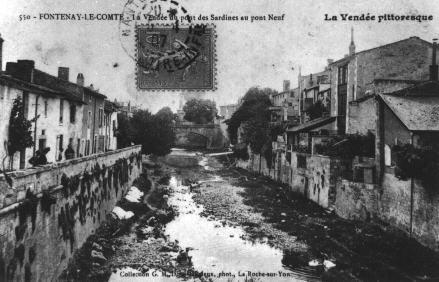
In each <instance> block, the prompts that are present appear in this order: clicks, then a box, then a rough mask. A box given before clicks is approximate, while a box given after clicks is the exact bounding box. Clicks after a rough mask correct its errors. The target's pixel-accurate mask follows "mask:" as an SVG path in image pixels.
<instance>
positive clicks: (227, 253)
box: [109, 151, 319, 282]
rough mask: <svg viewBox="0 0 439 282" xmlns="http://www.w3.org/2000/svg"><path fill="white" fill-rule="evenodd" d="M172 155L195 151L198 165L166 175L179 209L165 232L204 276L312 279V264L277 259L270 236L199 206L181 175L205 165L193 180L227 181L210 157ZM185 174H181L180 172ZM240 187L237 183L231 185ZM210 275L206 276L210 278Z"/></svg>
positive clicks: (207, 182) (171, 201) (316, 277)
mask: <svg viewBox="0 0 439 282" xmlns="http://www.w3.org/2000/svg"><path fill="white" fill-rule="evenodd" d="M172 155H173V156H178V155H182V156H185V157H187V156H194V157H196V158H198V164H199V165H198V166H196V167H193V168H187V169H185V171H184V173H181V170H180V171H178V173H177V172H175V173H173V174H172V175H171V178H170V182H169V187H170V189H171V194H170V196H169V199H168V204H169V205H170V206H172V207H173V208H174V209H175V210H176V211H177V212H178V215H177V216H176V217H175V219H174V220H172V221H171V222H169V223H168V224H167V225H166V226H165V234H166V235H168V236H169V238H170V240H171V241H178V244H179V245H180V247H182V248H183V249H186V248H187V250H188V254H189V255H190V256H191V259H192V264H193V267H194V269H195V270H196V271H198V272H202V273H203V277H204V278H206V281H208V280H213V281H218V280H222V281H267V280H269V281H317V280H319V275H318V271H316V270H315V268H313V267H309V266H301V267H297V266H296V267H295V268H292V267H291V266H288V265H285V264H284V263H283V262H282V261H283V258H284V251H283V250H281V249H277V248H275V247H272V246H270V244H269V242H268V241H269V239H267V238H266V237H263V236H262V237H261V238H259V239H257V240H254V239H253V240H249V239H248V236H246V231H245V230H244V228H243V227H242V226H240V225H238V224H236V223H233V222H226V221H224V220H222V219H218V218H215V216H213V215H211V216H206V215H203V210H204V206H203V205H201V204H197V203H196V202H195V200H194V193H193V192H191V189H190V187H189V186H186V185H183V183H185V182H184V180H185V176H187V175H191V170H194V171H195V170H204V171H205V172H206V173H205V174H203V176H202V178H198V180H197V181H198V185H207V186H209V185H213V184H214V185H216V186H217V187H222V186H224V187H226V186H227V187H228V188H229V189H230V186H231V185H232V184H231V183H230V181H229V179H224V178H223V177H221V175H220V174H219V173H217V172H216V169H215V168H212V167H210V166H209V158H207V157H205V156H202V155H201V154H199V153H196V152H185V151H173V153H172ZM183 175H184V176H183ZM236 189H239V187H236ZM128 270H130V271H135V270H133V269H126V268H125V269H121V270H119V271H118V272H117V273H113V275H112V276H111V277H110V280H109V281H112V282H115V281H127V280H126V277H125V279H123V278H124V277H122V276H123V275H121V272H124V271H125V272H127V271H128ZM154 271H156V270H150V271H149V275H150V277H131V278H130V280H129V281H152V280H154V281H178V280H179V279H178V278H176V277H163V275H160V277H155V278H152V279H151V277H153V276H155V275H153V272H154ZM209 278H210V279H209Z"/></svg>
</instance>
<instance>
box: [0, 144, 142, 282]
mask: <svg viewBox="0 0 439 282" xmlns="http://www.w3.org/2000/svg"><path fill="white" fill-rule="evenodd" d="M140 149H141V147H140V146H133V147H129V148H125V149H121V150H117V151H113V152H107V153H102V154H96V155H93V156H88V157H84V158H81V159H73V160H69V161H65V162H62V163H57V164H53V165H47V166H43V167H39V168H36V169H31V170H23V171H16V172H13V173H11V174H9V175H10V176H11V177H12V179H13V184H12V187H9V185H8V184H7V183H6V181H5V179H4V176H3V175H2V176H0V238H1V239H0V281H56V280H57V277H58V276H59V274H60V273H61V271H62V270H63V269H64V268H65V267H66V266H67V263H68V261H69V259H70V258H71V256H72V254H73V252H74V251H75V250H77V249H78V248H80V247H81V245H82V244H83V243H84V242H85V241H86V239H87V237H88V236H90V235H91V234H93V233H94V231H95V230H96V229H97V228H98V227H99V226H100V224H101V222H102V221H103V220H105V218H106V216H107V215H109V213H110V212H111V210H112V209H113V207H114V205H115V203H116V202H117V201H118V199H120V198H121V196H122V195H123V194H124V193H125V192H126V191H127V189H128V188H129V187H130V185H131V183H132V181H133V180H134V179H135V178H137V177H138V175H139V174H140V172H141V154H140ZM30 195H33V196H30ZM35 196H36V198H35Z"/></svg>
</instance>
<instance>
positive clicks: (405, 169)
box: [392, 144, 439, 191]
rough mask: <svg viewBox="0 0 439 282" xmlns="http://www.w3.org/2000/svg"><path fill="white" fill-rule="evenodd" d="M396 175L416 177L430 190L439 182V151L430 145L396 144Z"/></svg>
mask: <svg viewBox="0 0 439 282" xmlns="http://www.w3.org/2000/svg"><path fill="white" fill-rule="evenodd" d="M392 149H393V151H394V152H395V156H396V158H395V163H396V169H395V176H396V177H398V178H399V179H402V180H407V179H408V178H416V179H419V180H421V182H422V185H423V186H424V188H426V189H427V190H428V191H434V190H436V189H437V186H438V185H437V183H439V153H438V152H437V151H436V150H433V149H432V148H430V147H424V148H415V147H414V146H413V145H412V144H404V145H395V146H393V148H392Z"/></svg>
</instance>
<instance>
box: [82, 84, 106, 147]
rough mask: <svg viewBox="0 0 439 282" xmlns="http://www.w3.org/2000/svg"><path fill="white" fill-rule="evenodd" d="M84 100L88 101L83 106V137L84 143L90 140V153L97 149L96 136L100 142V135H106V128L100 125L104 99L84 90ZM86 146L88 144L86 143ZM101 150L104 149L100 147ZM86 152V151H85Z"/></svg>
mask: <svg viewBox="0 0 439 282" xmlns="http://www.w3.org/2000/svg"><path fill="white" fill-rule="evenodd" d="M84 102H85V103H86V104H85V105H84V106H83V119H82V124H83V128H82V138H81V139H83V140H84V144H86V143H87V142H86V141H87V140H89V141H90V154H92V153H93V152H94V151H97V150H96V149H98V146H97V145H96V144H95V143H94V138H95V136H97V143H98V144H99V137H100V136H102V138H103V137H104V134H105V128H104V126H103V125H102V127H99V110H100V109H102V111H103V109H104V99H103V98H100V97H96V96H95V95H93V94H90V92H89V91H87V90H86V91H84ZM89 112H90V113H91V120H90V121H89ZM84 146H86V145H84ZM100 149H102V150H100V152H102V151H103V148H100ZM84 152H85V151H84Z"/></svg>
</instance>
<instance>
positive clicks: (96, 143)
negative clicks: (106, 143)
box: [93, 135, 98, 154]
mask: <svg viewBox="0 0 439 282" xmlns="http://www.w3.org/2000/svg"><path fill="white" fill-rule="evenodd" d="M97 151H98V136H97V135H95V136H94V138H93V154H94V153H96V152H97Z"/></svg>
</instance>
